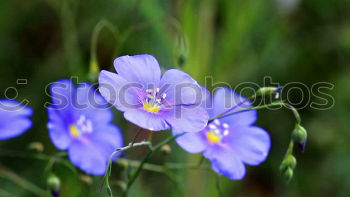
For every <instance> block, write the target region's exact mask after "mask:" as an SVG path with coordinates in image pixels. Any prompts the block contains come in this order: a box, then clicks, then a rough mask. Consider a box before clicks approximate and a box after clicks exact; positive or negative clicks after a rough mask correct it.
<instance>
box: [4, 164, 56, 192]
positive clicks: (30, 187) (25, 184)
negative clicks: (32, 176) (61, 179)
mask: <svg viewBox="0 0 350 197" xmlns="http://www.w3.org/2000/svg"><path fill="white" fill-rule="evenodd" d="M0 177H3V178H5V179H8V180H10V181H12V182H14V183H16V184H17V185H18V186H20V187H22V188H23V189H25V190H27V191H30V192H31V193H33V194H35V195H37V196H49V194H48V193H47V192H46V191H45V190H43V189H41V188H39V187H38V186H36V185H35V184H33V183H31V182H29V181H28V180H26V179H24V178H22V177H20V176H18V175H17V174H16V173H14V172H12V171H10V170H9V169H7V168H5V167H3V166H1V165H0Z"/></svg>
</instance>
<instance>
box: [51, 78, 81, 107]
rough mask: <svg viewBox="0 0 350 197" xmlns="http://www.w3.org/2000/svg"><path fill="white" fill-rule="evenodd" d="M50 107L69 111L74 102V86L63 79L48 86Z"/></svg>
mask: <svg viewBox="0 0 350 197" xmlns="http://www.w3.org/2000/svg"><path fill="white" fill-rule="evenodd" d="M50 90H51V98H52V106H53V107H55V108H56V109H62V110H70V109H71V108H72V104H73V102H74V101H75V99H76V98H75V96H76V95H75V86H74V84H73V83H72V82H71V81H70V80H68V79H63V80H60V81H56V82H53V83H52V84H51V85H50Z"/></svg>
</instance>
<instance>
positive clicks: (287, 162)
mask: <svg viewBox="0 0 350 197" xmlns="http://www.w3.org/2000/svg"><path fill="white" fill-rule="evenodd" d="M296 165H297V160H296V159H295V157H294V156H293V155H288V156H286V157H285V158H284V160H283V161H282V163H281V166H280V170H281V171H285V170H286V169H288V168H291V169H292V170H294V168H295V166H296Z"/></svg>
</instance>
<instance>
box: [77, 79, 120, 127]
mask: <svg viewBox="0 0 350 197" xmlns="http://www.w3.org/2000/svg"><path fill="white" fill-rule="evenodd" d="M77 100H78V101H77V105H79V106H80V107H79V108H81V110H79V111H80V112H81V113H84V115H85V116H86V117H87V118H88V119H90V120H94V122H96V123H99V124H105V123H109V122H111V121H112V116H113V114H112V111H111V110H110V106H109V105H108V104H107V102H106V100H105V99H104V98H103V97H102V96H101V95H100V93H98V92H97V90H96V89H95V88H94V87H92V86H91V85H90V84H87V83H83V84H81V85H79V87H78V88H77Z"/></svg>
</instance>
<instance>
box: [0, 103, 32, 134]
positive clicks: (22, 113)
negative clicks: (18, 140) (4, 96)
mask: <svg viewBox="0 0 350 197" xmlns="http://www.w3.org/2000/svg"><path fill="white" fill-rule="evenodd" d="M32 113H33V111H32V109H31V108H28V107H25V106H23V105H21V104H20V103H18V102H17V101H13V100H0V140H6V139H10V138H14V137H17V136H19V135H21V134H23V133H24V132H26V131H27V130H28V129H29V128H31V127H32V122H31V120H30V119H29V116H31V115H32Z"/></svg>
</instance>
